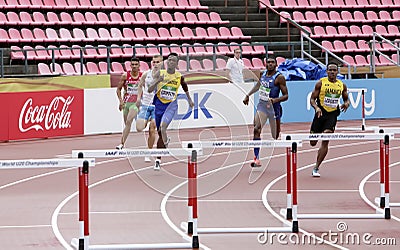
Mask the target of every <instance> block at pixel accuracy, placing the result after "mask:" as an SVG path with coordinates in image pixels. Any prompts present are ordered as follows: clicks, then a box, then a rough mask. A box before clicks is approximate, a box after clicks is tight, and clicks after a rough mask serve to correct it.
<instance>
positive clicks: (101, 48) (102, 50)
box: [97, 44, 108, 58]
mask: <svg viewBox="0 0 400 250" xmlns="http://www.w3.org/2000/svg"><path fill="white" fill-rule="evenodd" d="M107 50H108V49H107V46H106V45H102V44H100V45H97V53H98V54H99V56H98V58H106V57H107Z"/></svg>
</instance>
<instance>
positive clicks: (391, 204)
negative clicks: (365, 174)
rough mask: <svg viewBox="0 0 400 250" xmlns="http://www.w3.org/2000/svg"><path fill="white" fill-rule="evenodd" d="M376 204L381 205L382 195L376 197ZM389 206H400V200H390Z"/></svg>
mask: <svg viewBox="0 0 400 250" xmlns="http://www.w3.org/2000/svg"><path fill="white" fill-rule="evenodd" d="M374 201H375V204H376V205H378V206H380V205H381V197H375V200H374ZM389 207H400V203H399V202H389Z"/></svg>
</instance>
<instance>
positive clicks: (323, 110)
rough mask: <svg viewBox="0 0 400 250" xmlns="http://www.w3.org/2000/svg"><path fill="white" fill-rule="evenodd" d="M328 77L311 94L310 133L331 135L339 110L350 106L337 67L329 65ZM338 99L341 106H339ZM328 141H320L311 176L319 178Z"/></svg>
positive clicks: (343, 110) (313, 143) (322, 79)
mask: <svg viewBox="0 0 400 250" xmlns="http://www.w3.org/2000/svg"><path fill="white" fill-rule="evenodd" d="M327 72H328V76H327V77H323V78H321V79H320V80H319V81H318V82H317V83H316V84H315V87H314V90H313V92H312V93H311V98H310V104H311V106H312V107H313V108H314V109H315V115H314V119H313V121H312V124H311V129H310V132H311V133H333V132H334V131H335V127H336V123H337V117H338V116H339V114H340V110H341V111H342V112H345V111H346V110H347V108H348V107H349V106H350V101H349V96H348V93H347V86H346V84H344V83H343V82H342V81H341V80H338V79H337V78H336V77H337V74H338V65H337V64H335V63H329V64H328V66H327ZM340 98H342V99H343V102H344V103H343V104H342V105H340V109H339V101H340ZM317 142H318V141H310V144H311V146H315V145H316V144H317ZM328 144H329V141H322V142H321V146H320V148H319V150H318V154H317V162H316V164H315V167H314V169H313V171H312V176H314V177H320V176H321V175H320V173H319V167H320V165H321V163H322V161H323V160H324V159H325V156H326V155H327V153H328Z"/></svg>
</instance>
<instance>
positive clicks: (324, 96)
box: [317, 77, 343, 112]
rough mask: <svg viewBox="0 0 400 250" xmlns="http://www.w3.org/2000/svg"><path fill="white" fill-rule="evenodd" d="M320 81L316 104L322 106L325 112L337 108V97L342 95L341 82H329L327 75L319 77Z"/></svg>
mask: <svg viewBox="0 0 400 250" xmlns="http://www.w3.org/2000/svg"><path fill="white" fill-rule="evenodd" d="M321 82H322V85H321V90H320V92H319V97H318V99H317V105H318V106H321V107H323V108H324V109H325V110H326V111H327V112H332V111H335V110H337V108H338V105H339V99H340V97H341V96H342V91H343V82H342V81H340V80H336V81H335V82H330V81H329V80H328V77H324V78H321Z"/></svg>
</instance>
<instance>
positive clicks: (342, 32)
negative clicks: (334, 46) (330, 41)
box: [338, 25, 351, 37]
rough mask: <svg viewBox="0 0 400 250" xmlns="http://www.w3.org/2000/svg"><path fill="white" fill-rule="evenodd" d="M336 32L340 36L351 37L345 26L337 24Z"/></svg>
mask: <svg viewBox="0 0 400 250" xmlns="http://www.w3.org/2000/svg"><path fill="white" fill-rule="evenodd" d="M338 33H339V34H340V36H341V37H351V34H350V30H349V28H347V26H344V25H339V26H338Z"/></svg>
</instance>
